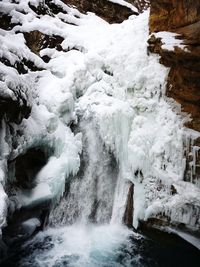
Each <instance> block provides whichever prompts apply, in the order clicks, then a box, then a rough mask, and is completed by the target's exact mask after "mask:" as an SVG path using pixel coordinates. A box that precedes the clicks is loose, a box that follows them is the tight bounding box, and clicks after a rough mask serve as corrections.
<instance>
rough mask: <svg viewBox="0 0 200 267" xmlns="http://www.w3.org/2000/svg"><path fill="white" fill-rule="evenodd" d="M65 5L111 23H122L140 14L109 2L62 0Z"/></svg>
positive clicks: (101, 0)
mask: <svg viewBox="0 0 200 267" xmlns="http://www.w3.org/2000/svg"><path fill="white" fill-rule="evenodd" d="M62 1H63V2H64V3H65V4H67V5H71V6H75V7H77V8H78V9H79V10H80V11H81V12H88V11H89V12H94V13H95V14H96V15H97V16H99V17H101V18H103V19H105V20H106V21H108V22H109V23H121V22H122V21H124V20H125V19H127V18H128V17H129V16H131V15H133V14H135V15H137V14H138V13H136V12H133V10H131V9H130V8H128V7H126V6H121V5H119V4H117V3H113V2H109V1H107V0H62Z"/></svg>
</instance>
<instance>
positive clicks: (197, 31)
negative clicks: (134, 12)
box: [149, 0, 200, 131]
mask: <svg viewBox="0 0 200 267" xmlns="http://www.w3.org/2000/svg"><path fill="white" fill-rule="evenodd" d="M149 24H150V31H151V32H158V31H171V32H175V33H177V34H179V37H178V38H180V39H182V40H183V44H185V45H187V46H186V48H187V49H186V50H185V49H184V50H183V49H180V48H175V49H174V51H168V50H165V49H162V40H161V39H159V38H155V37H151V39H150V40H149V49H150V51H151V52H154V53H159V54H160V55H161V59H160V62H161V63H163V64H164V65H166V66H167V67H170V72H169V77H168V85H167V95H168V96H169V97H172V98H174V99H175V100H176V101H177V102H179V103H180V104H181V105H182V109H183V111H185V112H188V113H190V114H191V117H192V121H191V122H189V123H188V124H187V126H188V127H190V128H192V129H194V130H197V131H200V1H196V0H189V1H188V0H179V1H177V0H152V3H151V13H150V23H149Z"/></svg>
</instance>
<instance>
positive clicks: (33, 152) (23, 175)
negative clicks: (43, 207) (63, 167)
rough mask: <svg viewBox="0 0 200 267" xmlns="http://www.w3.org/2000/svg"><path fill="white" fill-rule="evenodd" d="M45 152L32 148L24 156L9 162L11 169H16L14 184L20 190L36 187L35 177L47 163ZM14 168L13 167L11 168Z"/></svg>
mask: <svg viewBox="0 0 200 267" xmlns="http://www.w3.org/2000/svg"><path fill="white" fill-rule="evenodd" d="M47 160H48V158H47V156H46V154H45V152H44V151H43V150H42V149H41V148H39V147H35V148H31V149H29V150H28V151H27V152H26V153H25V154H24V155H20V156H18V157H17V158H16V159H15V160H13V161H10V162H9V165H10V167H9V169H11V170H12V169H14V171H15V177H14V184H13V186H16V187H18V188H23V189H31V188H33V187H34V186H35V177H36V175H37V173H38V172H39V171H40V170H41V168H42V167H43V166H44V165H45V164H46V163H47ZM11 166H12V167H11Z"/></svg>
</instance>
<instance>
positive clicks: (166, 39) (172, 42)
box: [153, 31, 187, 51]
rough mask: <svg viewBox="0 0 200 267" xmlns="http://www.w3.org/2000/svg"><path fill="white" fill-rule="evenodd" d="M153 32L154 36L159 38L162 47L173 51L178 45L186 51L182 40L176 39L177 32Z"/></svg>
mask: <svg viewBox="0 0 200 267" xmlns="http://www.w3.org/2000/svg"><path fill="white" fill-rule="evenodd" d="M153 34H154V35H155V37H156V38H161V41H162V43H163V44H162V49H166V50H169V51H174V49H175V47H179V48H180V49H183V50H186V51H187V48H186V45H184V44H183V40H181V39H178V37H179V35H178V34H177V33H173V32H165V31H160V32H157V33H153Z"/></svg>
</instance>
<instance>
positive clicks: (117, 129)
mask: <svg viewBox="0 0 200 267" xmlns="http://www.w3.org/2000/svg"><path fill="white" fill-rule="evenodd" d="M4 2H5V3H4V8H5V9H6V10H10V8H11V7H12V5H15V4H13V3H12V4H11V3H10V1H4ZM8 2H9V3H8ZM31 2H32V4H33V6H34V5H36V6H37V4H38V5H39V3H40V2H41V1H37V0H31ZM53 2H56V3H57V2H58V3H59V5H61V6H62V8H63V10H64V12H63V13H62V12H61V13H58V14H55V16H50V15H49V14H48V15H45V16H43V17H41V18H40V19H39V18H38V16H36V14H35V13H34V12H33V10H32V9H31V8H30V6H29V5H28V4H27V1H21V5H19V6H18V5H17V4H16V6H17V7H16V6H15V8H17V11H16V12H13V21H19V22H20V23H21V24H20V25H22V26H20V25H17V26H16V28H15V27H14V29H13V31H10V32H9V31H7V32H6V33H5V32H4V31H2V32H3V37H6V38H5V44H6V45H5V46H7V47H9V49H10V50H9V52H8V56H10V54H9V53H12V51H13V41H11V40H12V38H14V37H13V32H14V33H15V35H14V36H15V38H16V40H17V41H18V42H19V43H20V44H21V46H20V47H17V48H18V50H15V53H19V54H20V56H21V55H22V56H24V57H25V58H26V57H27V55H28V56H29V57H30V59H31V60H32V61H33V62H35V64H36V63H37V64H38V66H39V67H41V68H43V69H44V70H42V71H41V72H38V73H37V72H36V73H33V72H30V73H28V74H26V76H25V78H26V79H27V80H26V81H27V82H30V83H32V84H34V90H32V91H31V89H30V91H31V92H29V94H30V95H29V97H30V99H31V101H32V111H31V114H30V117H29V118H28V119H24V120H23V121H22V123H21V124H20V125H13V129H12V131H13V133H14V138H13V140H14V141H13V143H15V148H14V149H13V151H11V152H8V147H9V145H8V144H7V143H6V142H5V131H2V133H1V136H0V137H1V143H2V144H3V145H2V148H4V150H5V151H3V153H2V158H3V159H2V162H3V164H4V165H2V166H3V167H4V168H3V167H2V173H0V174H1V179H2V181H3V182H2V184H3V185H4V184H5V183H6V182H5V179H4V177H5V173H4V172H5V169H6V165H5V162H6V159H7V157H8V155H9V156H10V159H12V160H13V162H15V161H14V159H16V158H17V157H19V156H20V155H21V154H25V153H26V152H27V151H28V150H30V149H32V148H34V147H39V148H42V149H43V148H45V149H46V147H47V148H48V149H47V150H48V151H51V155H50V156H49V158H48V159H47V160H45V163H44V164H45V166H40V167H41V169H39V171H38V169H37V171H38V173H37V175H36V177H34V182H33V183H32V185H31V186H32V187H31V188H28V189H27V188H26V189H24V188H17V190H15V191H14V194H13V195H11V196H9V201H10V202H9V205H10V207H11V206H13V210H15V209H20V208H24V209H25V210H26V209H27V210H29V209H31V208H32V207H35V209H37V207H41V206H42V205H44V203H46V202H48V203H51V210H50V214H49V216H47V220H46V221H47V223H46V225H45V226H46V228H45V227H44V229H40V230H41V231H40V232H39V233H38V234H37V235H35V236H34V237H33V238H30V239H29V240H28V241H26V242H24V243H23V242H22V244H21V245H20V246H19V248H14V252H13V256H12V257H10V259H8V261H7V262H6V263H5V264H7V266H22V267H23V266H24V267H28V266H31V267H43V266H44V267H46V266H47V267H50V266H52V267H53V266H54V267H62V266H69V267H79V266H80V267H122V266H126V267H129V266H141V267H145V266H147V267H149V266H151V267H154V266H162V265H163V266H178V265H177V262H178V261H179V263H180V262H181V260H182V261H183V263H186V262H187V263H188V262H189V263H191V262H192V263H194V262H195V259H196V257H197V256H196V255H197V254H196V252H194V251H193V250H192V249H191V248H189V250H186V252H187V251H189V252H190V253H185V247H184V245H183V246H181V249H180V252H179V254H178V256H177V255H176V252H177V249H175V250H174V252H172V251H171V250H170V248H169V247H167V246H165V245H164V246H163V247H162V246H161V248H160V244H159V245H158V244H156V243H154V242H153V241H150V240H149V239H146V238H145V237H144V236H142V235H139V234H136V233H134V232H133V231H132V230H129V229H128V228H126V227H125V226H124V225H123V221H124V220H125V219H124V218H125V217H127V216H128V219H127V220H128V221H129V225H131V226H134V227H135V228H137V227H138V222H139V221H145V220H148V219H149V218H150V219H151V218H153V219H154V218H156V219H157V218H160V217H159V216H161V220H162V219H163V220H164V219H167V221H170V223H172V224H173V223H174V224H175V225H176V224H179V223H180V224H181V223H184V224H185V225H186V226H188V227H190V228H191V229H198V227H199V225H200V221H199V219H198V216H196V217H197V219H196V220H194V219H193V218H194V216H193V214H194V213H196V214H197V215H198V214H199V212H200V211H199V210H200V209H199V206H200V204H199V203H200V197H199V196H200V194H199V188H198V186H196V185H195V184H191V183H190V182H188V181H184V179H183V178H184V170H185V158H184V146H183V140H184V141H185V128H184V126H183V123H184V119H183V118H182V115H180V110H179V107H178V106H177V105H176V104H175V103H174V102H172V101H171V100H169V99H167V98H166V97H165V95H164V91H165V83H166V77H167V73H168V69H166V68H165V67H164V66H162V65H160V64H159V59H158V57H157V56H155V55H148V53H147V40H148V16H149V12H148V11H146V12H144V13H143V14H141V15H139V16H138V17H136V16H132V17H130V18H129V20H127V21H124V22H123V23H122V24H113V25H109V24H108V23H106V22H105V21H103V20H101V19H100V18H98V17H96V16H95V15H94V14H88V15H83V14H80V13H79V12H78V11H77V10H74V9H72V8H70V7H68V6H64V4H63V3H61V2H60V1H58V0H54V1H53ZM122 2H124V1H122ZM10 5H11V6H10ZM63 6H64V7H63ZM26 10H28V12H29V16H27V14H25V12H26ZM47 22H48V23H47ZM74 25H76V26H74ZM35 29H38V30H40V31H41V32H44V33H45V34H47V35H48V34H50V35H57V34H58V35H59V34H60V35H61V36H62V38H61V39H63V40H64V41H63V42H62V50H61V51H60V50H59V51H57V50H55V49H52V48H45V49H42V50H41V52H40V53H41V56H43V57H44V56H46V57H49V58H50V60H49V62H48V63H44V62H43V61H42V60H41V58H39V57H38V56H37V55H35V54H33V53H32V52H30V51H29V49H28V48H27V47H26V46H25V40H24V38H23V36H22V34H21V33H19V34H18V32H19V30H21V31H22V32H30V31H35ZM0 34H1V32H0ZM20 34H21V35H20ZM0 37H1V36H0ZM3 37H2V39H3ZM3 40H4V39H3ZM16 43H17V42H16ZM0 49H1V47H0ZM3 52H4V51H3ZM3 52H2V53H3ZM10 57H11V56H10ZM4 68H5V69H6V71H7V72H8V73H9V75H10V76H11V77H12V79H13V80H14V81H16V80H17V79H16V75H17V74H16V73H15V72H14V74H15V75H14V74H13V73H11V72H10V69H7V68H10V67H8V66H7V67H4ZM9 75H7V76H8V77H9V80H8V81H7V80H6V79H8V77H7V76H6V78H5V80H6V81H7V83H8V84H9V82H10V80H12V79H11V78H10V76H9ZM20 81H21V80H20ZM30 88H31V87H30ZM6 93H7V94H8V93H9V94H11V93H10V91H8V92H6ZM178 111H179V113H178ZM70 125H71V128H70ZM72 129H73V130H72ZM188 136H189V135H188ZM8 139H9V138H8ZM186 139H187V138H186ZM186 141H187V140H186ZM7 142H8V143H9V142H11V141H7ZM34 151H35V150H34ZM42 151H43V150H42ZM195 151H196V150H195ZM195 151H194V153H196V152H195ZM9 153H10V154H11V155H10V154H9ZM35 153H36V152H35ZM25 155H26V154H25ZM36 155H37V154H36ZM195 155H196V154H195ZM13 164H14V163H13ZM193 165H194V166H193V172H195V162H194V163H193ZM193 174H194V173H193ZM13 177H14V167H13ZM31 179H32V177H31ZM0 181H1V180H0ZM0 190H1V191H2V192H0V193H1V196H0V197H1V198H2V203H3V204H2V207H3V208H1V207H0V219H1V221H2V222H3V223H4V222H5V214H6V211H7V202H6V201H7V197H6V194H5V193H4V188H3V186H2V187H0ZM13 199H14V200H13ZM13 203H14V204H13ZM125 213H126V216H125ZM29 216H30V215H29ZM1 221H0V224H1ZM3 223H2V225H3ZM34 223H35V224H36V225H34ZM22 225H24V227H25V228H28V229H29V230H30V229H31V231H30V232H31V233H33V232H34V231H35V229H36V228H37V227H38V225H40V221H39V220H38V218H32V217H31V218H30V219H29V220H27V221H25V222H22ZM23 229H24V228H23ZM157 251H158V252H159V253H157ZM163 251H165V252H163ZM168 252H169V253H172V255H176V256H177V257H176V259H173V257H171V258H172V260H174V261H173V262H172V260H171V261H169V262H168V260H170V259H168V254H169V253H168ZM163 253H164V254H163ZM173 253H174V254H173ZM158 254H159V255H158ZM160 255H161V256H160ZM163 255H164V256H163ZM188 255H189V256H188ZM166 256H167V258H166V259H167V260H166V259H165V257H166ZM165 263H166V264H165ZM168 263H169V264H168ZM161 264H162V265H161ZM192 266H195V265H194V264H193V265H192Z"/></svg>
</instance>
